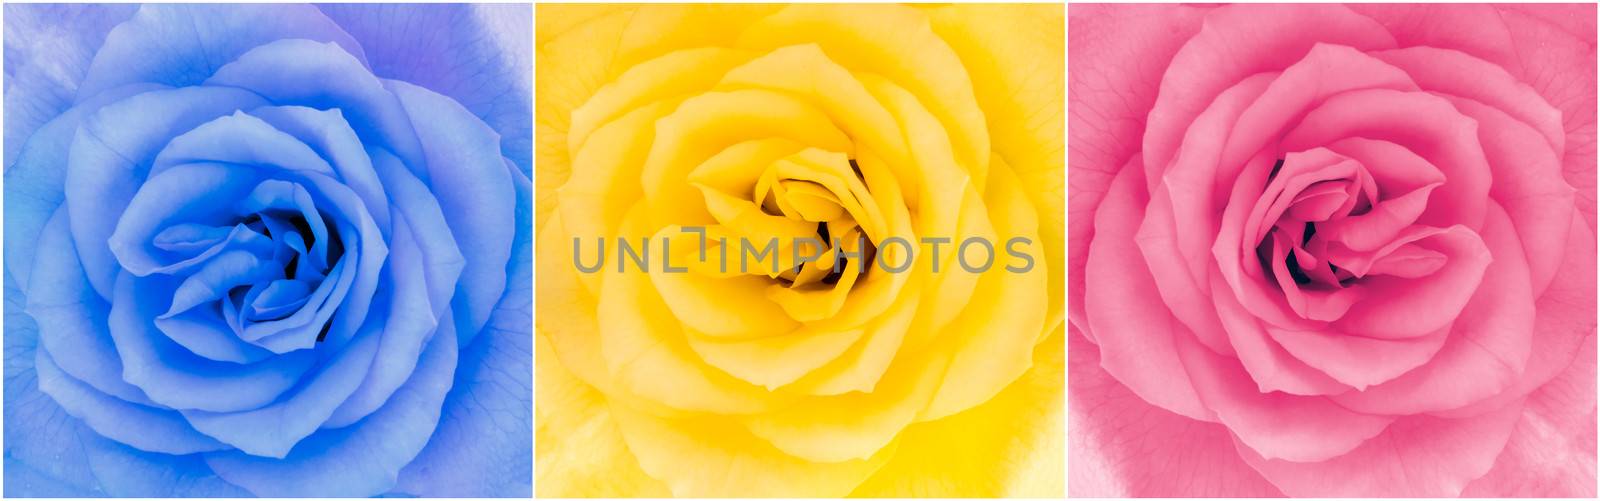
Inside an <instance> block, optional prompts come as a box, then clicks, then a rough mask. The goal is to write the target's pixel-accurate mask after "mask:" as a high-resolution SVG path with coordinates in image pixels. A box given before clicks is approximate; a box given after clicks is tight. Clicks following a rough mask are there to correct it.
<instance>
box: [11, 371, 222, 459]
mask: <svg viewBox="0 0 1600 501" xmlns="http://www.w3.org/2000/svg"><path fill="white" fill-rule="evenodd" d="M36 353H37V357H36V358H35V359H34V368H35V370H37V371H38V377H39V390H40V391H43V392H44V393H45V394H47V395H50V396H51V398H54V399H55V401H56V403H57V404H59V405H61V407H62V408H64V409H66V410H67V413H68V414H71V415H73V416H74V417H77V418H78V419H82V420H83V421H84V424H87V425H88V426H89V427H90V428H91V429H93V430H94V431H95V432H98V433H99V434H100V435H102V436H105V437H107V438H110V439H112V440H116V441H118V442H122V443H124V444H127V445H129V446H132V447H134V448H136V449H140V450H145V451H149V452H161V453H167V454H190V453H195V452H207V451H216V450H222V449H226V448H227V446H225V445H223V444H222V443H220V442H217V441H216V440H212V439H211V437H207V436H205V435H202V434H200V433H199V432H197V431H195V429H194V428H193V427H191V426H189V423H187V422H185V421H184V420H183V416H181V415H179V414H178V413H177V412H173V411H171V410H164V409H157V408H153V407H146V406H143V405H139V404H134V403H130V402H127V401H124V400H120V399H118V398H116V397H112V396H109V395H106V394H104V393H100V392H99V391H96V390H95V389H94V388H90V387H89V386H88V385H86V384H83V383H81V382H78V381H77V380H75V379H72V377H71V376H68V375H67V374H66V373H64V372H61V369H59V368H56V365H55V363H54V362H52V361H51V360H50V355H49V353H46V352H44V351H38V352H36Z"/></svg>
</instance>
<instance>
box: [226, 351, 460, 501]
mask: <svg viewBox="0 0 1600 501" xmlns="http://www.w3.org/2000/svg"><path fill="white" fill-rule="evenodd" d="M455 367H456V340H455V336H454V335H453V333H452V332H451V331H450V330H449V329H447V328H441V329H440V330H439V331H438V332H437V333H436V334H434V336H433V340H432V341H430V342H429V343H428V346H427V348H426V349H425V350H424V351H423V356H422V360H421V361H420V362H418V364H417V370H416V372H414V373H413V374H412V376H411V379H410V380H409V381H407V382H406V384H405V385H404V386H401V387H400V390H399V391H396V392H395V393H394V396H393V397H391V398H390V399H389V403H387V404H385V405H384V406H383V408H382V409H379V410H378V411H377V412H374V413H372V415H370V416H367V417H366V419H363V420H361V421H360V422H358V423H356V424H354V425H351V426H348V427H344V428H339V429H333V430H322V431H319V432H317V433H314V434H312V435H311V436H310V437H306V439H305V440H301V441H300V443H299V444H298V445H295V447H294V449H293V450H291V451H289V455H288V456H287V457H286V458H284V459H281V460H279V459H273V458H263V457H257V456H251V455H248V454H244V453H241V452H237V451H224V452H211V453H206V454H205V455H204V456H205V458H206V463H207V464H210V465H211V469H212V470H214V471H216V472H217V475H219V476H221V477H222V478H224V479H226V480H228V481H229V482H232V483H233V484H235V485H239V486H242V487H244V488H245V489H248V490H250V492H252V493H254V494H256V495H258V496H272V497H307V496H318V497H359V496H371V495H374V494H378V493H381V492H384V491H386V490H388V489H389V488H390V487H392V486H393V485H394V482H395V476H396V474H397V473H398V472H399V471H400V468H401V467H404V466H405V465H406V463H409V462H411V460H412V459H413V458H415V457H416V455H417V452H418V451H420V450H422V447H423V445H424V444H426V443H427V440H428V432H429V431H431V430H433V429H434V427H435V426H436V425H437V424H438V421H439V406H440V405H441V404H442V403H443V401H444V395H445V392H447V391H449V389H450V384H451V375H452V374H453V373H454V372H455Z"/></svg>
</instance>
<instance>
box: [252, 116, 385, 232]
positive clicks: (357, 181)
mask: <svg viewBox="0 0 1600 501" xmlns="http://www.w3.org/2000/svg"><path fill="white" fill-rule="evenodd" d="M250 114H251V115H254V116H256V117H257V118H260V119H262V120H264V121H266V122H267V123H269V124H272V127H273V128H276V129H278V130H281V131H283V132H285V133H288V134H289V135H291V136H294V137H295V138H296V139H299V140H300V141H301V142H303V143H305V145H306V146H309V147H311V149H313V150H316V152H317V154H318V155H321V156H322V158H324V159H327V161H328V163H330V164H333V169H334V170H335V171H337V172H338V173H339V175H338V177H339V180H340V181H343V182H344V184H345V186H349V187H350V191H353V192H355V193H356V196H359V197H361V200H362V201H363V202H366V205H367V212H370V213H372V219H373V221H375V222H377V223H378V228H379V229H380V230H382V231H383V234H384V235H388V234H389V199H388V198H387V196H385V195H384V191H383V185H382V184H381V183H379V182H378V176H377V174H376V173H374V172H373V171H372V161H371V159H369V158H367V153H366V151H363V150H362V144H361V138H360V137H357V136H356V131H355V130H354V129H352V128H351V127H350V123H349V122H346V121H345V118H344V113H343V112H342V111H340V110H339V109H337V108H335V109H330V110H319V109H315V108H307V107H304V106H267V107H263V108H256V109H254V110H250Z"/></svg>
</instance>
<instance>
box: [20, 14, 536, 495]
mask: <svg viewBox="0 0 1600 501" xmlns="http://www.w3.org/2000/svg"><path fill="white" fill-rule="evenodd" d="M5 9H6V24H5V51H6V52H5V55H6V57H5V72H6V88H5V115H6V121H5V155H6V156H5V185H4V187H5V212H4V214H5V216H4V222H5V492H4V494H5V495H6V496H9V497H15V496H145V497H179V496H223V497H234V496H246V495H260V496H334V497H344V496H370V495H379V494H389V495H417V496H528V495H529V494H530V493H531V492H530V491H531V489H530V484H531V478H530V476H531V470H532V468H531V456H532V454H531V450H530V449H531V443H532V440H531V436H530V435H531V417H532V409H531V400H532V398H531V397H532V395H531V387H532V385H531V382H530V379H531V373H532V371H531V367H530V364H531V362H532V361H531V338H532V326H531V324H532V318H531V311H532V308H531V305H532V287H531V283H532V277H531V269H530V266H531V255H530V250H529V249H530V242H531V233H532V230H531V225H530V218H531V217H532V212H533V211H532V200H531V195H530V192H531V188H530V182H529V176H530V173H531V160H530V158H531V156H532V137H531V136H532V134H531V132H532V118H531V111H530V109H531V106H530V104H529V103H530V98H529V94H530V87H531V85H530V82H529V80H530V76H531V71H530V70H529V68H530V66H531V60H530V59H529V58H530V54H531V43H532V36H531V33H530V30H531V9H530V8H529V7H528V6H515V5H499V6H468V5H404V6H400V5H370V4H369V5H360V4H354V5H326V6H306V5H145V6H125V5H119V6H109V5H105V6H100V5H7V6H6V7H5Z"/></svg>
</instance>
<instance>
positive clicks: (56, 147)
mask: <svg viewBox="0 0 1600 501" xmlns="http://www.w3.org/2000/svg"><path fill="white" fill-rule="evenodd" d="M19 7H23V6H21V5H13V6H11V7H9V8H19ZM29 7H31V6H29ZM130 13H131V11H130ZM8 19H9V18H8ZM8 78H9V77H8ZM155 88H157V87H156V86H154V85H144V86H128V87H122V88H119V89H117V91H116V92H106V93H102V94H101V95H99V96H97V97H96V98H95V99H92V100H89V101H87V102H83V103H79V104H78V105H77V106H76V107H73V108H72V109H70V110H67V112H66V113H63V114H62V115H61V116H59V117H56V118H55V120H52V121H51V122H50V123H48V124H45V126H44V127H41V128H39V129H38V131H37V133H35V134H34V135H33V136H31V137H28V138H25V139H26V141H27V142H26V143H23V144H22V146H21V147H20V148H15V149H13V147H12V145H11V139H9V138H10V136H9V134H10V131H11V130H12V129H11V127H10V118H11V116H10V113H11V112H10V110H9V109H7V111H6V113H7V116H6V118H7V120H6V122H7V127H6V133H7V134H8V135H7V138H8V139H6V155H8V157H7V158H8V159H10V158H13V157H14V158H15V160H16V162H15V163H10V162H8V163H7V164H6V173H5V182H4V183H0V184H3V185H4V186H5V214H6V216H5V218H6V220H5V223H6V224H5V238H6V240H10V241H12V242H33V241H36V240H37V239H38V236H39V230H40V229H41V228H43V227H44V223H45V220H47V219H50V216H51V215H52V214H55V212H56V208H57V207H60V206H61V201H62V200H64V199H65V195H64V194H63V191H62V190H63V189H64V188H65V187H64V186H63V185H64V184H65V182H66V178H67V169H66V168H65V167H64V166H65V165H67V154H68V152H69V150H68V147H69V146H71V145H72V138H73V136H74V135H76V134H77V132H78V125H79V124H80V123H82V122H83V120H84V119H85V118H87V117H88V116H89V115H90V114H92V113H94V112H95V111H97V110H99V109H100V107H101V106H104V105H106V104H107V103H111V102H115V101H117V100H120V99H122V98H124V97H127V96H129V95H133V94H137V93H141V92H148V91H150V90H154V89H155ZM24 92H27V91H24V90H22V89H20V88H16V89H13V90H12V91H11V92H8V93H7V94H6V96H7V98H6V99H7V102H8V103H9V102H10V99H11V97H10V96H12V95H17V94H21V93H24ZM7 106H10V104H7ZM19 127H20V126H19ZM20 141H21V140H19V142H20ZM33 249H34V247H33V246H32V245H7V246H5V268H6V272H7V273H10V274H12V275H13V276H15V277H16V278H17V282H18V284H19V285H20V286H21V287H23V288H27V286H28V272H29V271H30V270H32V269H33Z"/></svg>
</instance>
